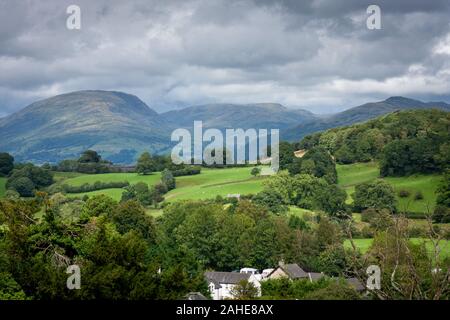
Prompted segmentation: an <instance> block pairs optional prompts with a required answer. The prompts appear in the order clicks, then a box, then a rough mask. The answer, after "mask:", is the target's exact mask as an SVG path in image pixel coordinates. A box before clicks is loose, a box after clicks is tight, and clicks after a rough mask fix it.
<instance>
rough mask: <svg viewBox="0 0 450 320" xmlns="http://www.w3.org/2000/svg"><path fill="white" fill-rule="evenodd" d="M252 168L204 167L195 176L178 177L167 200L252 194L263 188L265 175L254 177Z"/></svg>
mask: <svg viewBox="0 0 450 320" xmlns="http://www.w3.org/2000/svg"><path fill="white" fill-rule="evenodd" d="M251 169H252V168H230V169H202V173H201V174H199V175H195V176H184V177H178V178H176V180H177V187H176V189H174V190H172V191H170V192H169V193H168V194H167V195H166V196H165V198H166V200H167V201H171V202H172V201H175V200H187V199H192V200H199V199H211V198H215V197H216V196H218V195H220V196H222V197H226V196H227V195H228V194H237V193H238V194H250V193H258V192H260V191H261V190H262V188H263V186H262V182H263V181H264V180H265V179H266V178H265V177H253V176H252V175H251V174H250V171H251Z"/></svg>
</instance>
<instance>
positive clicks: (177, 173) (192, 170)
mask: <svg viewBox="0 0 450 320" xmlns="http://www.w3.org/2000/svg"><path fill="white" fill-rule="evenodd" d="M201 172H202V168H201V167H197V166H187V167H185V168H182V169H176V170H172V175H173V176H174V177H181V176H192V175H196V174H200V173H201Z"/></svg>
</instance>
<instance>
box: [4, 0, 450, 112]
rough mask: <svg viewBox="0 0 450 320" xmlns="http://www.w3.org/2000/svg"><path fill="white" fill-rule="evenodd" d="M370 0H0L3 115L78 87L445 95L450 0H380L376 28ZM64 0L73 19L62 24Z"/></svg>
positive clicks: (151, 94) (331, 104) (324, 100)
mask: <svg viewBox="0 0 450 320" xmlns="http://www.w3.org/2000/svg"><path fill="white" fill-rule="evenodd" d="M371 2H372V1H356V0H349V1H345V2H343V1H339V2H337V1H334V0H311V1H297V0H291V1H288V0H284V1H282V0H280V1H264V0H263V1H256V0H255V1H250V0H248V1H247V0H234V1H225V0H185V1H181V0H180V1H175V0H169V1H156V0H155V1H146V0H134V1H126V2H125V1H120V0H113V1H107V0H99V1H88V0H78V1H73V0H58V1H57V0H45V1H39V2H37V1H32V0H24V1H13V0H0V116H2V115H6V114H8V113H11V112H13V111H15V110H17V109H19V108H20V107H23V106H25V105H26V104H27V103H29V102H32V101H34V100H35V99H39V98H45V97H48V96H51V95H54V94H58V93H63V92H67V91H73V90H81V89H105V90H123V91H127V92H130V93H132V94H136V95H138V96H139V97H141V98H142V99H143V100H144V101H145V102H147V103H148V104H149V105H150V106H151V107H155V108H157V109H159V110H164V109H167V108H171V107H174V106H185V105H190V104H196V103H208V102H264V101H266V102H280V103H284V104H286V105H288V106H292V107H298V106H304V107H310V108H311V109H312V110H320V111H321V112H326V111H328V112H331V111H332V110H337V109H339V108H342V107H344V106H352V105H356V104H358V103H360V102H366V101H368V100H378V99H381V98H385V97H386V95H397V94H399V92H401V93H402V94H405V95H409V96H411V97H416V98H424V99H425V98H426V99H427V100H436V99H437V100H439V99H445V98H447V97H448V95H447V94H445V93H443V91H445V88H446V87H445V85H446V83H449V82H450V76H449V74H450V72H448V70H450V66H449V63H448V61H449V56H448V55H445V54H435V53H434V52H433V48H434V47H435V46H436V45H437V44H438V43H440V42H442V41H444V40H445V39H446V36H447V35H449V34H450V24H449V22H450V21H449V18H448V17H449V13H450V2H449V1H441V0H437V1H418V0H408V1H406V0H405V1H388V0H382V1H377V4H378V5H380V7H381V9H382V21H383V29H382V30H376V31H371V30H367V29H366V27H365V19H366V16H367V15H366V12H365V9H366V8H367V6H368V5H369V4H371ZM73 3H77V4H78V5H80V7H81V9H82V30H80V31H70V30H67V29H66V28H65V20H66V17H67V14H66V13H65V10H66V8H67V6H68V5H69V4H73ZM449 39H450V38H449ZM449 46H450V43H449ZM445 70H447V72H445ZM422 80H423V81H422ZM358 81H359V82H360V83H361V85H360V86H358V85H356V83H358ZM399 83H400V84H399ZM424 83H425V84H424ZM439 83H443V85H442V84H439ZM448 86H449V87H450V84H449V85H448ZM449 90H450V88H449ZM433 98H436V99H433Z"/></svg>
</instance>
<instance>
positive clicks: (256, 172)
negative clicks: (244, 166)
mask: <svg viewBox="0 0 450 320" xmlns="http://www.w3.org/2000/svg"><path fill="white" fill-rule="evenodd" d="M250 174H251V175H252V176H254V177H256V176H259V175H260V174H261V168H258V167H254V168H253V169H252V170H251V171H250Z"/></svg>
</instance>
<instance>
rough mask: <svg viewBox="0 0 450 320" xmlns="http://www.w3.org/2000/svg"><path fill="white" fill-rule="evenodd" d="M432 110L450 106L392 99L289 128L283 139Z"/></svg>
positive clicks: (401, 98)
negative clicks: (399, 113) (396, 114)
mask: <svg viewBox="0 0 450 320" xmlns="http://www.w3.org/2000/svg"><path fill="white" fill-rule="evenodd" d="M432 108H436V109H441V110H445V111H450V104H447V103H445V102H422V101H419V100H414V99H408V98H404V97H391V98H389V99H386V100H384V101H380V102H371V103H366V104H363V105H361V106H358V107H354V108H351V109H348V110H345V111H342V112H339V113H336V114H334V115H331V116H328V117H323V118H320V119H317V120H316V121H311V122H307V123H304V124H300V125H298V126H295V127H293V128H289V129H287V130H285V131H284V132H283V133H282V138H283V139H284V140H287V141H297V140H300V139H301V138H303V137H304V136H306V135H308V134H310V133H314V132H319V131H323V130H326V129H331V128H337V127H342V126H347V125H350V124H353V123H358V122H363V121H366V120H370V119H373V118H376V117H378V116H381V115H384V114H387V113H391V112H394V111H398V110H407V109H432Z"/></svg>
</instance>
